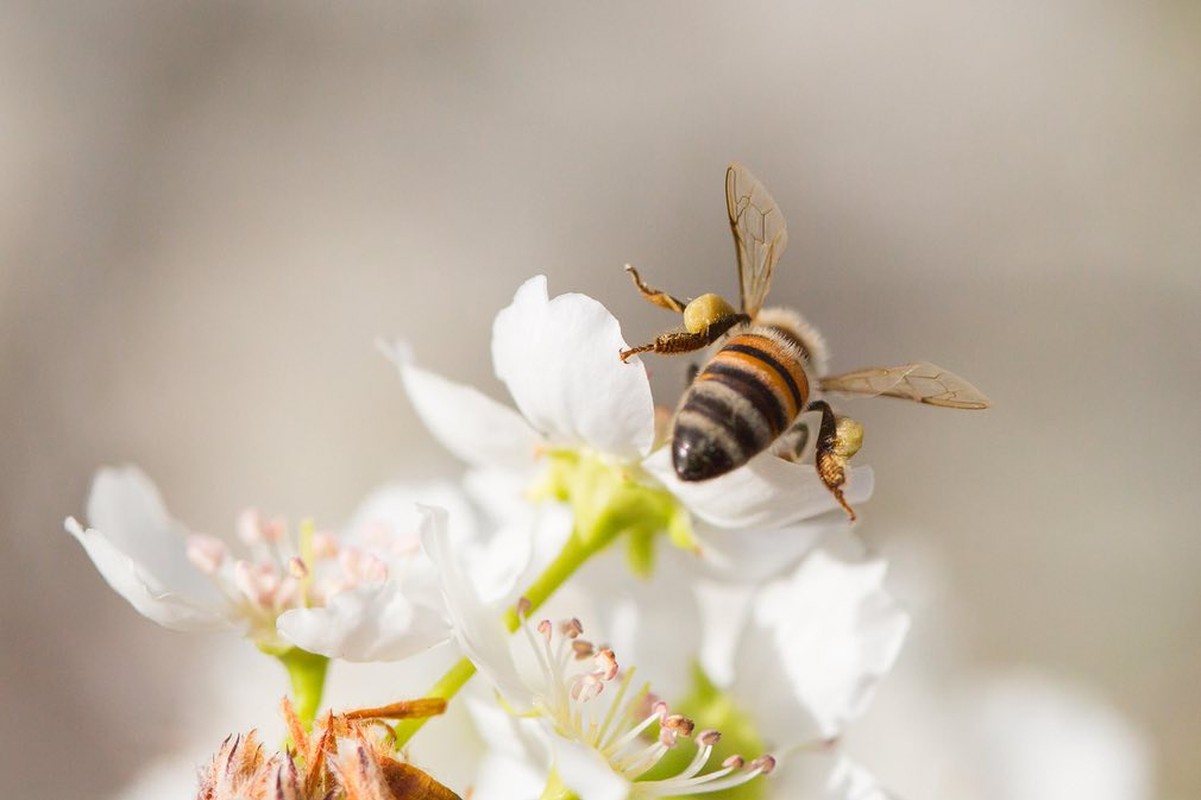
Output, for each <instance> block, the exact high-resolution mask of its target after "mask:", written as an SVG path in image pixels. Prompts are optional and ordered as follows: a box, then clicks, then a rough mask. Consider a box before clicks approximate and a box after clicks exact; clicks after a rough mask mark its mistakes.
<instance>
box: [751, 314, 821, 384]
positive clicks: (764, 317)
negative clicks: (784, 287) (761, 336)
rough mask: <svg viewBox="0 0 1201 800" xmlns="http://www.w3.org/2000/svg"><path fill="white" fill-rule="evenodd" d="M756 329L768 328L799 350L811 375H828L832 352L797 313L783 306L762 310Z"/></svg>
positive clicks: (756, 316) (817, 333)
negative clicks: (827, 369) (827, 367)
mask: <svg viewBox="0 0 1201 800" xmlns="http://www.w3.org/2000/svg"><path fill="white" fill-rule="evenodd" d="M754 327H755V328H760V327H762V328H766V329H767V330H768V331H770V332H771V333H772V334H775V335H776V336H778V337H780V338H782V339H784V340H786V341H788V342H789V343H790V344H792V345H793V346H795V347H797V348H799V349H800V353H801V359H802V361H803V362H804V364H805V369H806V371H808V372H809V373H810V374H811V375H813V376H815V377H820V376H822V375H825V374H826V366H827V364H828V363H829V360H830V351H829V348H828V347H827V346H826V340H825V337H823V336H822V335H821V333H820V332H819V331H818V330H817V328H815V327H813V326H812V325H811V324H809V322H807V321H806V320H805V318H804V317H802V316H801V315H800V314H799V313H797V312H796V311H793V310H792V309H790V308H783V307H781V306H773V307H771V308H764V309H760V311H759V313H758V314H757V315H755V323H754Z"/></svg>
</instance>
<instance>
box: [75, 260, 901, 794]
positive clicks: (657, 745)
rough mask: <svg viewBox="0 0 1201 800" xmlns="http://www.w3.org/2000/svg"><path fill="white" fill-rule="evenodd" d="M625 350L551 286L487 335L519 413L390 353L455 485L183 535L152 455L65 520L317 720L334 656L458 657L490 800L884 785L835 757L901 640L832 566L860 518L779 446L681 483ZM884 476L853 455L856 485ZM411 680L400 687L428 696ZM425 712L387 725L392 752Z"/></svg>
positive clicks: (158, 611)
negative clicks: (235, 643)
mask: <svg viewBox="0 0 1201 800" xmlns="http://www.w3.org/2000/svg"><path fill="white" fill-rule="evenodd" d="M626 347H627V344H626V342H625V341H624V340H623V338H622V336H621V332H620V328H619V325H618V323H617V320H616V319H614V317H613V316H612V315H611V314H610V313H609V312H608V311H607V310H606V309H605V308H604V307H603V306H602V305H601V304H600V303H598V302H596V301H595V300H593V299H591V298H589V297H586V296H583V295H578V294H567V295H561V296H558V297H555V298H553V299H552V298H550V297H548V295H547V290H546V279H545V278H544V277H536V278H533V279H531V280H529V281H527V282H526V283H525V284H524V285H523V286H521V288H520V289H519V290H518V291H517V294H516V296H515V298H514V300H513V302H512V304H511V305H510V306H508V307H507V308H505V309H504V310H502V311H501V312H500V313H499V314H498V316H497V318H496V321H495V324H494V327H493V336H492V356H493V364H494V366H495V370H496V374H497V376H498V377H499V378H500V380H501V381H502V382H503V383H504V384H505V385H506V387H507V388H508V390H509V392H510V394H511V396H512V399H513V403H514V405H515V406H516V409H514V408H511V407H509V406H506V405H504V404H501V403H498V402H496V401H494V400H492V399H490V398H489V397H487V396H486V395H484V394H483V393H481V392H480V391H478V390H476V389H474V388H472V387H469V386H464V385H460V384H456V383H453V382H451V381H449V380H447V379H445V378H443V377H440V376H438V375H436V374H434V373H431V372H429V371H426V370H424V369H422V368H420V367H418V366H417V365H416V364H415V363H414V360H413V359H412V358H411V357H410V356H409V355H408V352H407V348H405V347H403V346H396V347H388V348H386V349H387V350H388V353H389V354H390V355H391V356H392V358H393V360H394V362H395V363H396V365H397V367H398V369H399V371H400V375H401V379H402V382H403V384H404V387H405V389H406V391H407V393H408V395H409V397H410V399H411V400H412V402H413V405H414V406H415V408H416V409H417V411H418V413H419V415H420V416H421V418H422V419H423V421H424V422H425V423H426V425H427V426H428V428H429V430H430V431H431V432H432V433H433V435H434V436H435V437H436V438H437V439H439V440H440V441H441V442H442V443H443V444H444V445H445V446H446V448H447V449H449V450H450V451H451V452H452V453H454V454H455V455H456V456H458V457H459V458H460V459H462V460H463V461H464V462H466V464H467V467H468V469H467V472H466V474H465V475H464V476H463V479H462V480H461V481H459V482H456V483H439V484H428V485H412V486H406V487H394V488H391V489H388V490H382V491H380V492H377V493H376V494H375V495H373V496H371V497H370V498H369V499H368V501H367V502H366V503H365V505H364V507H363V508H362V509H361V510H360V512H359V513H358V514H356V516H355V517H354V519H353V520H352V522H351V523H350V524H349V525H348V526H347V527H346V529H345V531H343V532H342V533H340V534H334V533H331V532H329V531H324V530H318V529H317V528H316V527H315V526H314V525H312V524H311V523H307V522H305V523H301V524H300V525H298V526H295V527H293V528H289V526H288V525H287V524H285V523H284V522H282V521H279V520H274V519H269V518H264V517H262V516H260V515H259V514H257V513H256V512H246V513H244V514H243V515H242V516H241V517H240V518H239V521H238V523H237V525H236V526H235V527H236V530H237V534H238V537H237V538H238V539H240V545H239V546H238V547H237V548H235V547H234V546H232V545H231V544H228V543H227V542H226V540H225V539H223V538H217V537H213V536H208V535H200V534H195V533H189V532H188V531H187V530H186V529H185V528H184V527H183V526H182V525H181V524H180V523H179V522H177V521H175V520H174V519H173V518H172V517H171V516H170V515H169V514H168V512H167V511H166V508H165V506H164V504H163V502H162V500H161V498H160V497H159V494H158V492H157V490H156V489H155V488H154V486H153V485H152V484H151V483H150V482H149V480H147V479H146V478H145V477H144V476H143V475H142V474H141V473H140V472H138V471H137V470H136V469H132V468H125V469H108V470H103V471H101V472H100V474H99V475H98V476H97V478H96V481H95V484H94V486H93V488H92V493H91V497H90V499H89V502H88V509H87V512H88V513H87V517H88V524H89V526H88V527H86V528H85V527H84V526H83V525H81V524H79V523H78V522H76V521H75V520H74V519H69V520H68V521H67V528H68V530H69V531H70V532H71V533H72V534H73V535H74V536H75V537H76V538H77V539H78V540H79V541H80V543H81V544H83V546H84V548H85V549H86V550H87V552H88V554H89V555H90V556H91V558H92V560H93V561H94V562H95V564H96V567H97V568H98V569H99V571H100V572H101V574H102V575H103V577H104V578H105V579H106V580H107V581H108V583H109V584H110V585H111V586H112V588H113V589H115V590H116V591H117V592H119V593H120V594H121V595H122V596H124V597H125V598H126V599H127V600H128V601H129V602H130V603H131V604H132V605H133V606H134V608H136V609H137V610H138V611H139V612H141V613H142V614H144V615H145V616H147V617H149V618H150V619H152V620H154V621H156V622H158V623H159V624H161V625H164V626H166V627H170V628H175V629H180V630H199V629H214V628H232V629H236V630H240V631H242V632H243V633H244V634H245V635H246V636H247V637H249V638H250V639H251V640H252V641H253V642H254V643H255V644H256V645H257V646H258V647H259V648H260V649H262V650H264V651H265V652H267V653H269V654H271V655H274V656H276V657H278V658H280V659H281V660H282V661H283V662H284V663H285V665H287V666H288V669H289V672H290V674H291V677H292V689H293V692H294V694H295V700H296V706H297V709H298V713H299V719H300V720H301V722H302V723H303V724H305V725H311V724H313V722H314V721H315V720H316V719H317V712H318V709H319V706H320V700H321V688H322V685H323V680H324V675H325V670H326V667H327V665H328V663H329V660H331V659H344V660H351V661H395V660H399V659H404V658H407V657H409V656H412V655H415V654H417V653H420V652H423V651H425V650H428V649H430V648H434V647H444V648H454V649H456V650H457V652H458V653H459V655H460V656H461V657H462V660H461V661H460V662H459V663H458V664H457V665H456V666H455V667H453V668H452V669H451V670H450V672H448V673H447V674H446V676H444V678H443V679H442V680H441V681H439V682H438V683H437V684H436V685H435V686H434V687H433V688H432V689H429V694H430V695H431V696H433V697H438V698H443V699H446V700H447V701H448V703H449V705H448V708H449V713H463V712H466V713H468V714H469V716H470V719H471V720H472V721H473V723H474V725H475V727H476V729H477V731H478V733H479V735H480V736H479V739H478V740H477V741H483V742H484V749H483V751H482V752H479V753H478V754H477V757H475V762H476V763H475V764H474V766H473V768H471V769H470V770H468V772H469V777H468V778H467V779H465V782H463V783H462V785H461V786H456V787H455V788H456V790H457V791H459V792H460V793H461V794H463V795H466V794H467V793H468V792H469V793H470V796H471V797H472V798H474V800H490V799H491V798H512V800H522V799H523V798H531V799H534V798H544V799H545V800H552V799H553V798H562V799H564V800H567V799H568V798H580V800H620V798H643V797H664V796H685V797H687V796H699V795H705V794H710V795H716V796H721V797H728V798H767V797H780V798H794V797H812V798H815V800H819V799H824V798H830V799H834V798H840V799H842V800H870V798H877V797H884V796H885V795H884V793H883V791H882V790H881V789H880V788H879V787H878V786H877V785H876V783H875V781H874V780H873V779H872V778H871V777H870V774H869V773H868V772H867V771H866V770H865V769H864V768H863V767H861V766H859V765H858V764H856V763H854V762H852V761H851V760H849V758H848V757H847V755H846V754H845V753H844V752H843V747H842V745H841V741H842V735H843V732H844V731H845V730H846V728H847V726H848V725H849V724H850V723H851V722H852V721H853V720H855V719H856V718H857V717H859V716H860V715H861V714H862V713H863V711H864V710H865V708H866V706H867V704H868V702H869V701H870V698H871V695H872V693H873V691H874V688H875V686H876V684H877V683H878V682H879V681H880V679H881V678H882V677H883V676H884V675H885V674H886V673H887V672H888V671H889V669H890V668H891V666H892V664H893V662H894V660H895V659H896V656H897V653H898V651H899V649H900V646H901V643H902V641H903V639H904V637H905V634H906V631H907V628H908V618H907V617H906V615H905V613H904V612H903V611H902V610H900V608H898V606H897V604H896V603H895V602H894V601H893V600H892V599H891V598H890V597H889V596H888V594H887V593H886V592H885V591H884V589H883V580H884V572H885V567H884V564H883V563H882V562H880V561H878V560H872V559H867V558H864V557H862V556H846V555H845V554H844V553H845V552H846V551H847V550H848V549H850V548H847V547H846V546H845V543H846V541H847V537H848V522H847V521H846V519H845V515H844V514H843V513H842V511H841V510H839V509H838V507H837V504H836V502H835V501H834V499H833V497H832V496H831V495H830V493H829V492H828V491H827V490H826V488H825V487H824V486H823V484H822V483H821V481H820V479H819V478H818V476H817V475H816V473H815V470H814V468H813V467H812V466H811V465H806V464H802V463H796V462H793V461H788V460H784V459H781V458H777V457H776V456H774V455H771V454H770V453H764V454H761V455H759V456H758V457H756V458H754V459H752V460H751V462H750V463H749V464H747V465H746V466H744V467H742V468H740V469H738V470H735V471H733V472H731V473H729V474H727V475H724V476H722V477H719V478H716V479H714V480H709V481H703V482H698V483H685V482H682V481H680V480H678V479H677V478H676V476H675V473H674V471H673V470H672V468H671V464H670V458H669V457H668V454H667V453H666V448H664V447H663V446H662V445H663V441H662V432H661V430H658V429H657V427H656V410H655V405H654V402H653V400H652V397H651V390H650V385H649V382H648V379H647V374H646V369H645V367H644V366H643V365H642V364H641V362H640V361H639V360H638V359H631V360H630V363H623V362H621V361H620V360H619V359H618V357H617V354H618V352H619V351H620V350H622V349H624V348H626ZM659 416H660V417H661V416H662V415H659ZM871 486H872V477H871V473H870V471H869V470H867V469H866V468H858V469H855V470H854V471H853V473H852V474H851V476H850V480H849V483H848V485H847V487H846V495H847V498H848V500H849V501H850V502H852V503H859V502H862V501H864V500H866V499H867V497H868V496H869V495H870V493H871ZM832 541H834V542H839V543H841V544H843V545H844V546H842V547H840V548H834V549H837V550H838V554H835V552H834V549H831V548H827V547H826V545H827V544H828V543H830V542H832ZM544 603H549V606H550V607H552V608H556V609H560V610H561V611H562V614H560V615H559V616H551V615H549V614H541V613H538V610H539V608H540V606H542V605H543V604H544ZM580 620H583V622H581V621H580ZM585 628H586V629H587V631H588V632H589V634H590V636H589V638H585V637H584V635H583V633H584V630H585ZM594 631H595V632H599V633H600V634H601V636H602V637H603V638H592V636H591V634H592V633H593V632H594ZM602 642H603V643H602ZM477 673H478V676H479V677H478V678H476V679H475V680H471V678H472V676H473V675H475V674H477ZM468 681H471V685H469V686H467V684H468ZM465 686H467V690H466V691H462V692H461V693H460V690H461V689H463V688H464V687H465ZM395 688H396V697H394V698H392V700H400V699H403V698H419V697H423V696H425V694H426V690H427V688H428V687H425V686H397V687H395ZM379 716H381V717H385V716H389V715H388V714H387V713H386V711H385V710H379ZM420 722H421V721H418V720H408V721H402V722H401V723H400V724H399V725H397V726H396V728H395V730H394V731H393V735H392V738H391V739H389V741H391V742H392V746H394V747H395V748H396V749H398V750H400V749H402V748H403V746H404V745H405V744H406V743H407V742H408V741H409V740H410V739H411V738H412V737H413V736H420V735H421V733H420V730H419V728H420ZM227 744H228V743H227ZM474 747H478V745H477V744H473V743H466V742H465V743H463V748H462V750H461V752H462V753H464V754H468V753H472V752H474V750H473V748H474ZM314 753H318V755H314V756H311V757H312V758H326V757H328V758H333V756H332V755H329V754H328V753H327V754H326V755H324V756H323V755H320V753H325V751H324V750H315V751H314ZM293 755H295V754H293ZM260 761H261V763H262V764H278V765H281V766H278V767H271V769H277V768H278V769H280V770H283V769H284V766H283V765H292V766H290V767H288V768H289V769H293V770H294V769H296V767H295V758H292V757H290V756H289V757H280V758H276V759H270V758H266V757H264V758H263V759H261V760H260ZM256 763H259V762H257V761H256ZM381 763H383V762H381ZM417 766H420V765H417ZM308 768H310V769H311V768H312V765H309V767H308ZM331 774H334V775H336V774H339V773H338V772H337V770H334V771H333V772H331ZM381 774H382V773H381ZM438 778H439V776H438V775H437V774H434V775H432V777H431V779H430V783H429V784H428V785H429V786H437V791H436V792H435V791H434V790H433V789H429V791H430V792H433V793H430V794H414V793H412V792H409V790H404V789H403V788H397V787H399V786H400V784H396V786H394V787H393V788H391V789H388V788H387V785H390V784H388V782H387V781H386V780H383V779H382V778H381V781H382V782H381V783H380V786H385V788H384V789H373V790H372V791H373V792H377V794H370V795H366V794H364V795H359V794H356V793H355V791H353V790H352V789H351V788H348V787H347V786H342V785H340V784H339V785H333V784H331V785H330V786H327V787H325V788H326V790H328V792H329V794H327V795H323V796H328V797H347V798H355V797H359V796H371V797H376V796H380V797H388V796H392V797H397V798H400V797H425V796H430V797H441V796H454V793H453V792H451V791H450V790H449V789H447V788H446V787H445V786H442V785H441V784H440V783H437V779H438ZM282 781H283V776H282V773H281V778H280V782H277V785H283V782H282ZM269 783H270V781H266V782H265V783H264V785H266V784H269ZM239 791H242V790H239ZM387 792H391V794H387ZM405 792H409V793H405ZM437 792H447V794H446V795H443V794H439V793H437ZM202 796H205V797H209V796H211V797H214V798H216V797H221V796H224V795H221V794H219V793H212V792H210V793H209V794H206V795H202ZM230 796H232V795H230ZM239 796H241V795H239ZM247 796H253V797H258V796H260V795H258V794H253V793H252V794H251V795H247ZM261 796H263V797H266V796H272V797H274V796H275V795H267V794H263V795H261Z"/></svg>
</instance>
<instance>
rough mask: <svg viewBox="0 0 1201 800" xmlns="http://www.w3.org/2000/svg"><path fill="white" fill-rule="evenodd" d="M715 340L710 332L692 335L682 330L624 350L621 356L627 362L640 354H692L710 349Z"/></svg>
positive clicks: (669, 332)
mask: <svg viewBox="0 0 1201 800" xmlns="http://www.w3.org/2000/svg"><path fill="white" fill-rule="evenodd" d="M715 338H717V337H716V336H714V335H713V334H712V333H710V332H709V331H704V332H701V333H691V332H689V331H686V330H684V329H682V328H681V329H679V330H674V331H668V332H667V333H664V334H662V335H660V336H656V337H655V341H653V342H651V343H649V344H640V345H638V346H637V347H631V348H630V349H629V350H622V351H621V352H620V353H619V355H620V356H621V360H622V361H625V360H626V359H628V358H629V357H630V356H632V355H637V354H638V353H647V352H655V353H658V354H660V355H673V354H675V353H692V352H695V351H697V350H702V349H704V348H706V347H708V346H709V345H710V344H712V343H713V340H714V339H715Z"/></svg>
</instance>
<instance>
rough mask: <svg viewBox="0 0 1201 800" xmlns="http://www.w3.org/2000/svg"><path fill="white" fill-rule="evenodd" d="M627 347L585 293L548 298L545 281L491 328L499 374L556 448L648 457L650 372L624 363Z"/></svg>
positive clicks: (528, 289) (520, 293)
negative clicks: (586, 448) (585, 448)
mask: <svg viewBox="0 0 1201 800" xmlns="http://www.w3.org/2000/svg"><path fill="white" fill-rule="evenodd" d="M626 346H627V345H626V342H625V340H624V339H623V338H622V336H621V326H620V325H619V324H618V322H617V320H616V319H615V318H614V317H613V315H612V314H610V313H609V312H608V310H607V309H606V308H605V307H604V306H602V305H601V304H600V303H598V302H597V301H595V300H593V299H592V298H591V297H587V296H585V295H582V294H564V295H559V296H558V297H556V298H554V299H553V300H550V299H548V297H547V292H546V276H544V275H539V276H537V277H535V278H531V279H530V280H528V281H526V282H525V283H524V284H523V285H522V286H521V288H519V289H518V290H517V294H516V296H514V298H513V302H512V304H511V305H509V306H508V307H507V308H505V309H503V310H501V312H500V313H499V314H497V316H496V321H495V323H493V326H492V362H493V365H494V366H495V368H496V374H497V376H498V377H499V378H500V379H501V380H502V381H504V382H505V384H506V385H507V386H508V387H509V391H510V392H511V393H512V395H513V400H514V402H516V403H517V407H518V408H519V409H520V410H521V413H522V414H524V415H525V418H526V419H527V420H529V422H530V424H531V425H533V426H534V428H535V429H537V430H538V431H539V432H540V433H542V434H543V435H544V436H546V438H547V439H548V440H549V441H550V444H551V445H568V446H581V445H585V446H590V447H592V448H594V449H596V450H599V451H601V452H604V453H608V454H610V455H613V456H616V457H618V458H624V459H635V458H641V457H642V456H644V455H646V454H647V453H648V452H650V448H651V444H652V442H653V441H654V435H655V411H654V402H653V400H652V399H651V389H650V383H649V382H648V380H647V377H646V368H645V367H644V366H643V365H642V363H641V361H639V360H638V359H631V361H630V363H628V364H624V363H622V361H621V359H620V358H618V352H619V351H620V350H621V349H623V348H625V347H626Z"/></svg>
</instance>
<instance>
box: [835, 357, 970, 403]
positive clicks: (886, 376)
mask: <svg viewBox="0 0 1201 800" xmlns="http://www.w3.org/2000/svg"><path fill="white" fill-rule="evenodd" d="M821 388H822V391H823V392H833V393H841V394H851V395H864V396H883V397H899V398H901V399H902V400H913V401H914V402H917V403H925V404H927V405H932V406H941V407H943V408H962V409H973V410H974V409H981V408H988V406H989V401H988V398H987V397H986V396H985V395H984V393H983V392H981V391H980V390H979V389H977V388H976V387H975V386H972V385H971V384H970V383H968V382H967V381H965V380H964V379H963V378H961V377H959V376H958V375H956V374H955V373H953V372H950V371H949V370H945V369H943V368H942V367H939V366H936V365H934V364H931V363H930V362H928V361H913V362H910V363H908V364H901V365H900V366H896V367H872V368H869V369H861V370H856V371H855V372H846V373H843V374H842V375H832V376H828V377H825V378H822V379H821Z"/></svg>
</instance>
